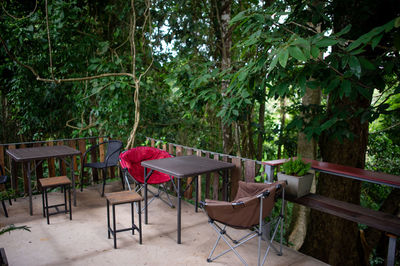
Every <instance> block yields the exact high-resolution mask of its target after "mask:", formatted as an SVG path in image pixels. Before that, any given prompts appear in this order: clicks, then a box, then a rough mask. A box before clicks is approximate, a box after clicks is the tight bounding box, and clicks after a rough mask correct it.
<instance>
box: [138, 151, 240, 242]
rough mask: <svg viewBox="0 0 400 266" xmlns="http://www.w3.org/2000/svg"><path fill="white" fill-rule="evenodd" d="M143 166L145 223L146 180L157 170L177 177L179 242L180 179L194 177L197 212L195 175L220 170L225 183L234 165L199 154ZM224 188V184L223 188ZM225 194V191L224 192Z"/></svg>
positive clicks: (167, 159)
mask: <svg viewBox="0 0 400 266" xmlns="http://www.w3.org/2000/svg"><path fill="white" fill-rule="evenodd" d="M141 165H142V166H143V167H144V177H145V178H144V201H145V203H144V204H145V217H144V219H145V223H146V224H147V223H148V215H147V182H148V180H149V179H150V178H151V175H152V173H153V171H159V172H161V173H165V174H167V175H169V176H170V178H171V180H172V176H173V177H175V178H176V179H177V187H175V184H174V182H172V183H173V184H174V188H175V190H176V193H177V196H178V210H177V234H178V239H177V243H178V244H181V198H182V193H181V179H182V178H186V177H194V178H193V181H194V182H196V205H195V210H196V212H197V205H198V191H199V190H198V183H197V176H198V175H202V174H207V173H211V172H220V174H221V175H222V176H223V177H224V180H225V184H226V180H227V177H228V170H229V169H232V168H234V167H235V165H234V164H232V163H227V162H221V161H217V160H213V159H208V158H204V157H199V156H194V155H193V156H179V157H172V158H166V159H158V160H151V161H144V162H142V163H141ZM224 189H226V186H225V188H224ZM225 195H227V193H225Z"/></svg>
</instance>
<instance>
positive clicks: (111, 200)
mask: <svg viewBox="0 0 400 266" xmlns="http://www.w3.org/2000/svg"><path fill="white" fill-rule="evenodd" d="M105 196H106V200H107V232H108V238H109V239H110V237H111V234H112V235H113V238H114V248H117V233H119V232H124V231H130V230H132V235H134V234H135V230H137V231H138V232H139V243H140V244H142V215H141V211H140V210H141V207H140V202H141V201H142V200H143V199H142V197H141V196H140V195H139V194H138V193H136V192H134V191H128V190H126V191H120V192H112V193H107V194H106V195H105ZM135 202H137V203H138V208H139V212H138V213H139V227H137V225H135V221H134V215H133V213H134V203H135ZM125 203H130V204H131V219H132V226H131V227H127V228H123V229H118V230H117V228H116V222H115V220H116V218H115V205H120V204H125ZM110 204H111V205H112V219H113V228H111V226H110Z"/></svg>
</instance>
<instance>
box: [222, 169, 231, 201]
mask: <svg viewBox="0 0 400 266" xmlns="http://www.w3.org/2000/svg"><path fill="white" fill-rule="evenodd" d="M228 171H229V170H225V171H224V175H223V177H222V184H223V189H224V193H223V194H224V200H225V201H228Z"/></svg>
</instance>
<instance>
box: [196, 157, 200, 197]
mask: <svg viewBox="0 0 400 266" xmlns="http://www.w3.org/2000/svg"><path fill="white" fill-rule="evenodd" d="M196 155H197V156H199V157H201V151H200V150H198V151H197V152H196ZM197 185H198V186H199V194H198V195H197V196H198V197H197V200H198V201H199V202H200V201H201V175H199V176H197Z"/></svg>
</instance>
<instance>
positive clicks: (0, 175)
mask: <svg viewBox="0 0 400 266" xmlns="http://www.w3.org/2000/svg"><path fill="white" fill-rule="evenodd" d="M7 179H8V176H6V175H5V174H4V169H3V167H2V166H1V165H0V184H4V186H5V189H6V191H7V185H6V183H7ZM8 202H9V203H10V205H12V201H11V197H8ZM1 205H2V206H3V210H4V215H5V216H6V217H8V212H7V208H6V204H5V202H4V199H1Z"/></svg>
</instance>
